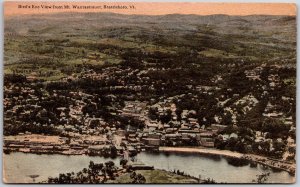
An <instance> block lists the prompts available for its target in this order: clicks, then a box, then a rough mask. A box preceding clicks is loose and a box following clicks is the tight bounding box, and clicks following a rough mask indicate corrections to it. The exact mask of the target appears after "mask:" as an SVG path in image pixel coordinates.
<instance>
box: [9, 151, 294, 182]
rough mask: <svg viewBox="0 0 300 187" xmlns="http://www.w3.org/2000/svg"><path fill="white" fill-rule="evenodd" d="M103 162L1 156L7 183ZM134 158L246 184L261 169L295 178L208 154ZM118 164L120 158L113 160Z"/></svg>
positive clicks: (275, 178)
mask: <svg viewBox="0 0 300 187" xmlns="http://www.w3.org/2000/svg"><path fill="white" fill-rule="evenodd" d="M91 160H92V161H94V162H96V163H101V162H102V163H103V162H106V161H109V160H112V159H110V158H103V157H91V156H82V155H72V156H66V155H46V154H42V155H38V154H27V153H20V152H14V153H10V154H8V155H7V154H4V155H3V167H4V169H3V172H4V173H3V176H4V178H5V180H4V181H6V182H13V183H32V182H33V179H31V178H30V177H29V175H39V176H38V177H37V178H36V179H35V182H41V181H46V180H47V179H48V177H49V176H51V177H57V176H58V174H59V173H66V172H72V171H74V172H78V171H80V170H82V169H83V168H84V167H87V166H88V164H89V162H90V161H91ZM137 160H138V161H141V162H143V163H145V164H146V165H151V166H154V167H155V168H156V169H165V170H174V169H175V170H180V171H184V172H185V173H187V174H189V175H192V176H195V177H199V175H200V176H201V178H202V179H204V178H208V177H209V178H213V179H214V180H215V181H217V182H227V183H247V182H251V181H252V180H253V179H255V178H256V175H258V174H261V173H262V172H270V176H269V178H268V182H270V183H291V182H293V181H294V180H295V178H294V177H292V176H290V175H289V174H288V173H287V172H285V171H279V172H278V171H277V172H275V171H272V170H270V169H266V168H263V167H262V166H261V165H258V166H257V167H256V168H251V167H250V166H249V165H247V166H242V167H236V166H232V165H230V164H228V162H227V160H226V158H224V157H213V158H211V157H209V156H203V155H197V154H186V153H184V154H183V153H180V154H179V153H171V154H170V153H169V154H165V153H159V154H158V153H157V154H152V153H145V152H142V153H140V154H138V156H137ZM113 161H114V162H115V163H116V165H118V166H119V161H120V158H116V159H113Z"/></svg>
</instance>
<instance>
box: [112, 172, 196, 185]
mask: <svg viewBox="0 0 300 187" xmlns="http://www.w3.org/2000/svg"><path fill="white" fill-rule="evenodd" d="M136 173H140V174H142V175H143V176H144V177H145V178H146V183H148V184H169V183H172V184H176V183H198V181H197V180H195V179H193V178H190V177H186V176H181V175H177V174H174V173H171V172H168V171H163V170H139V171H136ZM131 181H132V179H131V178H130V174H125V175H122V176H120V177H118V178H117V179H116V180H114V181H111V182H112V183H131ZM109 183H110V182H109Z"/></svg>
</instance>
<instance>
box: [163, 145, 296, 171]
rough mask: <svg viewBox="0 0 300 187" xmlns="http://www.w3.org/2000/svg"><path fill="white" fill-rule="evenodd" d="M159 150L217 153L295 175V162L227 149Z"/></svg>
mask: <svg viewBox="0 0 300 187" xmlns="http://www.w3.org/2000/svg"><path fill="white" fill-rule="evenodd" d="M159 151H160V152H177V153H197V154H204V155H217V156H224V157H229V158H236V159H246V160H248V161H249V162H255V163H259V164H262V165H264V166H268V167H271V168H274V169H279V170H284V171H287V172H288V173H289V174H290V175H292V176H295V172H296V164H293V163H288V162H285V161H280V160H274V159H271V158H268V157H263V156H259V155H253V154H242V153H237V152H232V151H229V150H218V149H208V148H190V147H159Z"/></svg>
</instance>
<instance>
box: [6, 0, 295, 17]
mask: <svg viewBox="0 0 300 187" xmlns="http://www.w3.org/2000/svg"><path fill="white" fill-rule="evenodd" d="M19 5H23V6H25V5H28V7H32V5H35V6H40V5H49V6H51V7H52V6H53V5H55V6H64V5H69V6H70V7H72V5H78V6H82V5H85V6H91V5H96V6H99V5H102V6H103V5H126V6H128V7H129V5H134V7H135V8H134V9H126V10H124V9H121V10H120V9H109V10H108V9H88V10H86V9H80V10H78V9H72V8H71V9H43V8H39V9H37V8H34V9H33V8H18V6H19ZM67 11H69V12H114V13H121V14H144V15H164V14H196V15H211V14H227V15H253V14H256V15H296V5H295V4H293V3H192V2H181V3H176V2H175V3H174V2H173V3H172V2H165V3H151V2H135V3H130V2H110V3H101V2H43V3H42V2H24V1H23V2H4V15H5V16H13V15H24V14H40V13H58V12H67Z"/></svg>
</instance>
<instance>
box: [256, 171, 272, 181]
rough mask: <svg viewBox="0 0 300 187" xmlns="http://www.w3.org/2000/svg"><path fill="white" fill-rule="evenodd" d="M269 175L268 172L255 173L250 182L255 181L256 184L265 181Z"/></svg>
mask: <svg viewBox="0 0 300 187" xmlns="http://www.w3.org/2000/svg"><path fill="white" fill-rule="evenodd" d="M269 175H270V172H267V173H262V174H260V175H256V176H257V179H256V180H255V179H254V180H252V182H255V183H258V184H262V183H265V182H266V181H267V180H268V177H269Z"/></svg>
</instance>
